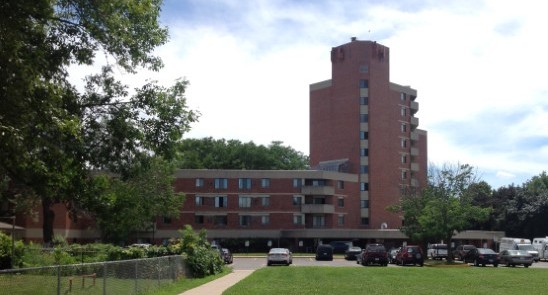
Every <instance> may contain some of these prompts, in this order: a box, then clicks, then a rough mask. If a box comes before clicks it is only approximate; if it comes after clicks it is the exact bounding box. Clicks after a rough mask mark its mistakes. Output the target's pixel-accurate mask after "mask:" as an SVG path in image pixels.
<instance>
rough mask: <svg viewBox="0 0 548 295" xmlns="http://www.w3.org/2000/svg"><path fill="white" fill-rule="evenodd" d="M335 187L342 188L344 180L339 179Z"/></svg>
mask: <svg viewBox="0 0 548 295" xmlns="http://www.w3.org/2000/svg"><path fill="white" fill-rule="evenodd" d="M337 187H338V188H339V189H344V181H342V180H339V181H338V182H337Z"/></svg>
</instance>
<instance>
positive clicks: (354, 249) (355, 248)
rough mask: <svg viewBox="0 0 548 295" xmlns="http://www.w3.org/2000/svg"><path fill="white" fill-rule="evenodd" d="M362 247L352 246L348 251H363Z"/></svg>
mask: <svg viewBox="0 0 548 295" xmlns="http://www.w3.org/2000/svg"><path fill="white" fill-rule="evenodd" d="M361 250H362V249H361V248H360V247H350V248H349V249H348V251H361Z"/></svg>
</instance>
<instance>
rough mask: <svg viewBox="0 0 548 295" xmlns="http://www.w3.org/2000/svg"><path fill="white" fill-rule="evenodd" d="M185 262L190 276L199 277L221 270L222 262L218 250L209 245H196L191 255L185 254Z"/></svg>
mask: <svg viewBox="0 0 548 295" xmlns="http://www.w3.org/2000/svg"><path fill="white" fill-rule="evenodd" d="M187 264H188V266H189V268H190V271H191V272H192V276H193V277H196V278H201V277H205V276H209V275H214V274H216V273H219V272H221V271H222V269H223V265H224V262H223V260H222V259H221V256H220V255H219V252H218V251H215V250H212V249H211V248H209V247H204V246H198V247H195V248H194V252H193V253H192V254H191V255H190V254H189V255H188V256H187Z"/></svg>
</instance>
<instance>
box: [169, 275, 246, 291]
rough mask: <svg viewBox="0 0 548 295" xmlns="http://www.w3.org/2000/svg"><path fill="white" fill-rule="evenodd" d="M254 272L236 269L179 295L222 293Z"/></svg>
mask: <svg viewBox="0 0 548 295" xmlns="http://www.w3.org/2000/svg"><path fill="white" fill-rule="evenodd" d="M251 273H253V270H234V271H232V272H231V273H229V274H227V275H226V276H224V277H221V278H218V279H216V280H213V281H211V282H209V283H207V284H203V285H201V286H199V287H196V288H194V289H190V290H188V291H185V292H183V293H181V294H179V295H221V294H223V292H224V291H225V290H226V289H228V288H230V287H231V286H232V285H235V284H236V283H237V282H239V281H240V280H242V279H244V278H245V277H247V276H248V275H250V274H251Z"/></svg>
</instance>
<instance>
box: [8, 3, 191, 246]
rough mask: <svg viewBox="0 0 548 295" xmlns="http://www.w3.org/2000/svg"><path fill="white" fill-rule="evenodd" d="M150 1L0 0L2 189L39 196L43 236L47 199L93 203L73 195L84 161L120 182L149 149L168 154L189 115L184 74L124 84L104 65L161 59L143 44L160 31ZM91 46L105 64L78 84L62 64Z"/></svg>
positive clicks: (156, 42) (87, 57)
mask: <svg viewBox="0 0 548 295" xmlns="http://www.w3.org/2000/svg"><path fill="white" fill-rule="evenodd" d="M160 6H161V0H109V1H80V0H4V1H1V2H0V13H1V16H0V81H1V82H0V83H2V84H1V85H0V102H1V106H2V107H1V108H0V179H2V181H3V182H6V181H7V182H9V183H10V185H9V186H8V187H7V191H5V192H4V193H3V194H2V195H3V196H4V197H6V198H10V199H14V198H15V197H20V196H21V195H23V196H25V197H26V198H27V199H30V198H36V199H38V200H39V201H40V202H41V204H42V208H43V215H44V230H43V236H44V241H45V242H49V241H51V239H52V236H53V218H54V216H53V212H52V210H51V206H52V205H53V204H54V203H58V202H62V203H65V204H67V205H69V208H71V209H76V208H81V206H82V204H88V205H89V206H90V208H93V206H91V203H90V202H83V200H85V201H89V200H91V199H92V198H90V196H88V195H87V194H88V193H89V192H90V191H94V190H93V189H92V188H93V187H96V184H95V182H96V181H98V180H97V178H94V177H91V171H94V170H98V169H108V170H109V171H110V172H111V173H115V174H116V175H117V178H116V179H117V180H116V181H122V182H127V184H128V185H130V184H131V183H132V179H134V178H136V177H137V178H138V177H139V173H141V172H143V171H145V170H144V169H146V168H147V167H152V166H151V165H150V162H151V160H150V158H151V157H152V156H154V157H160V158H164V159H171V158H172V157H173V155H174V152H175V146H176V143H177V142H178V141H179V140H180V138H181V137H182V134H183V133H184V132H185V131H187V130H188V128H189V124H190V123H192V122H194V121H195V120H196V119H197V114H196V113H194V112H192V111H190V110H188V108H187V106H186V100H185V97H184V92H185V89H186V86H187V82H186V81H184V80H177V81H176V82H175V84H174V85H173V86H171V87H162V86H159V85H157V84H156V83H155V82H149V83H148V84H146V85H143V86H142V87H140V88H138V89H135V90H134V91H132V92H130V91H129V90H128V88H127V87H126V86H125V85H123V84H122V83H121V82H119V81H117V80H116V78H115V77H114V75H113V71H112V67H113V66H116V67H117V68H118V69H120V70H125V71H126V72H128V73H135V72H137V70H139V69H148V70H155V71H156V70H159V69H160V68H161V67H162V62H161V60H160V59H159V58H158V57H156V56H154V55H153V54H152V52H153V50H154V49H155V48H156V47H158V46H160V45H162V44H164V43H165V42H167V40H168V33H167V29H166V28H163V27H161V26H160V25H159V23H158V17H159V13H160ZM98 53H99V54H100V55H104V56H107V57H108V59H109V65H107V66H105V67H103V69H102V71H101V72H100V73H97V74H94V75H90V76H89V77H88V78H87V79H86V85H85V90H84V91H83V92H80V91H78V90H77V89H76V87H75V86H73V85H72V84H71V83H70V82H69V79H68V77H69V71H68V68H69V66H72V65H92V64H94V63H95V60H96V55H97V54H98ZM112 61H114V62H112ZM135 166H139V167H141V168H140V169H136V168H135ZM111 179H114V178H111ZM158 213H159V212H158Z"/></svg>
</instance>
